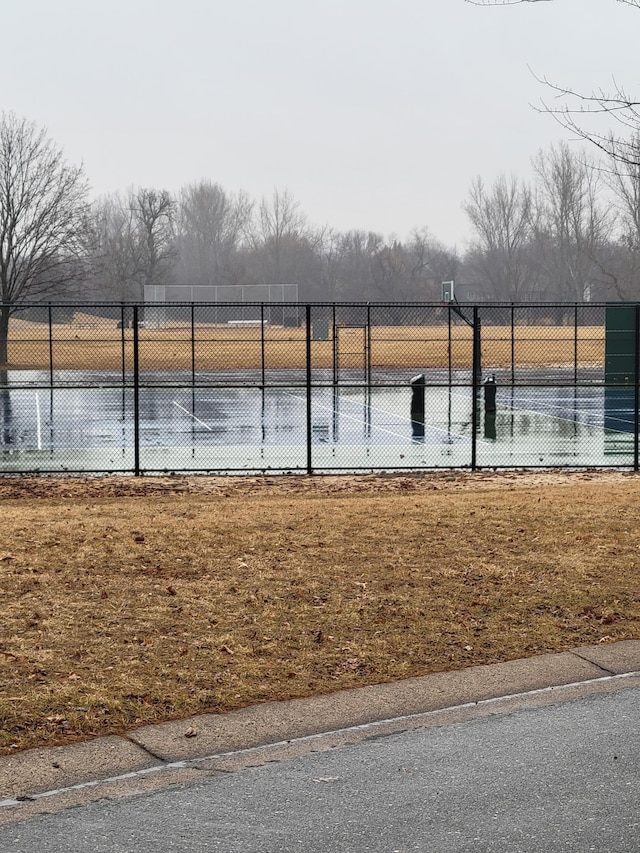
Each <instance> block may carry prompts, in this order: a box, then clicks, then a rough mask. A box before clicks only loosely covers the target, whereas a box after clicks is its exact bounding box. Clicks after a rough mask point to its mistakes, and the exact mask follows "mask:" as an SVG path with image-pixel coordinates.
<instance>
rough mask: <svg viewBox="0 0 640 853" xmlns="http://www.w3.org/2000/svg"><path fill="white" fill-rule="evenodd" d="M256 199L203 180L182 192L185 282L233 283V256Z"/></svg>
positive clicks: (182, 273) (180, 238)
mask: <svg viewBox="0 0 640 853" xmlns="http://www.w3.org/2000/svg"><path fill="white" fill-rule="evenodd" d="M252 209H253V202H251V201H250V200H249V198H248V196H247V195H246V193H243V192H240V193H239V194H238V195H237V196H233V195H230V194H229V193H227V192H226V191H225V190H224V189H223V188H222V187H221V186H220V185H219V184H213V183H211V182H210V181H200V182H199V183H197V184H191V185H189V186H187V187H185V188H184V189H183V190H182V191H181V193H180V205H179V212H178V244H179V250H180V269H179V271H178V275H179V276H180V277H181V279H182V280H184V283H185V284H228V283H233V282H234V279H235V274H236V270H235V268H234V266H235V265H234V263H233V261H234V257H235V253H236V252H237V250H238V248H239V245H240V243H241V241H242V239H243V237H244V234H245V233H246V229H247V227H248V225H249V223H250V219H251V212H252Z"/></svg>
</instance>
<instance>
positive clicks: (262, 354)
mask: <svg viewBox="0 0 640 853" xmlns="http://www.w3.org/2000/svg"><path fill="white" fill-rule="evenodd" d="M282 312H283V314H284V307H283V309H282ZM260 382H261V383H262V390H263V391H264V384H265V352H264V302H262V303H261V304H260Z"/></svg>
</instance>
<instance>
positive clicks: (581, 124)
mask: <svg viewBox="0 0 640 853" xmlns="http://www.w3.org/2000/svg"><path fill="white" fill-rule="evenodd" d="M466 2H467V3H471V5H473V6H517V5H520V4H521V3H542V2H553V0H466ZM617 2H618V3H622V4H623V5H625V6H632V7H634V8H636V9H640V0H617ZM539 79H540V81H541V82H542V83H544V84H545V86H547V87H548V88H549V89H550V90H551V92H552V94H553V96H554V101H560V106H550V105H549V104H547V103H546V102H545V101H544V100H543V101H542V106H541V110H542V111H544V112H546V113H549V114H550V115H552V116H553V117H554V118H555V119H556V120H557V121H558V122H559V123H560V124H561V125H562V126H563V127H564V128H566V129H567V130H569V131H570V132H571V133H572V134H573V135H574V136H577V137H578V138H579V139H582V140H584V141H586V142H589V143H591V144H593V145H595V146H596V147H597V148H599V149H600V150H601V151H603V152H604V153H605V154H606V155H607V156H608V157H609V158H612V159H614V160H616V161H618V162H620V163H626V164H628V165H629V166H630V167H632V168H633V167H635V166H636V165H638V160H637V156H638V151H637V149H636V147H635V146H634V145H633V142H632V141H630V140H629V137H630V136H631V137H632V138H633V137H634V136H635V135H636V134H637V133H638V132H640V101H638V100H636V99H635V98H633V97H631V96H630V95H629V94H628V92H627V90H626V89H625V88H624V86H622V85H618V84H617V83H614V85H613V89H612V90H611V91H606V90H604V89H601V90H597V91H593V92H591V93H585V92H578V91H576V90H575V89H572V88H571V87H569V86H564V85H559V84H558V83H555V82H553V81H551V80H549V79H548V78H547V77H540V78H539ZM603 119H606V120H613V121H614V122H615V125H616V126H617V129H618V133H612V132H611V130H610V128H603V127H602V121H603Z"/></svg>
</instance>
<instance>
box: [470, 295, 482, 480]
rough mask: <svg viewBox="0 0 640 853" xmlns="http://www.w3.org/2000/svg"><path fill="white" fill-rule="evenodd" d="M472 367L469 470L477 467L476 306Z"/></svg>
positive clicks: (477, 385)
mask: <svg viewBox="0 0 640 853" xmlns="http://www.w3.org/2000/svg"><path fill="white" fill-rule="evenodd" d="M472 358H473V368H472V371H471V394H472V400H471V470H472V471H475V470H476V468H477V467H478V396H479V394H480V370H481V365H480V359H481V356H480V318H479V316H478V306H477V305H474V308H473V354H472Z"/></svg>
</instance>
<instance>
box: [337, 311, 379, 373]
mask: <svg viewBox="0 0 640 853" xmlns="http://www.w3.org/2000/svg"><path fill="white" fill-rule="evenodd" d="M333 346H334V354H333V363H334V382H340V380H341V379H342V380H344V381H347V382H348V381H355V382H360V381H362V382H364V383H365V384H368V383H369V378H370V376H371V327H370V326H369V324H368V323H362V324H360V323H358V324H340V325H337V326H336V329H335V338H334V342H333ZM347 371H348V373H347Z"/></svg>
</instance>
